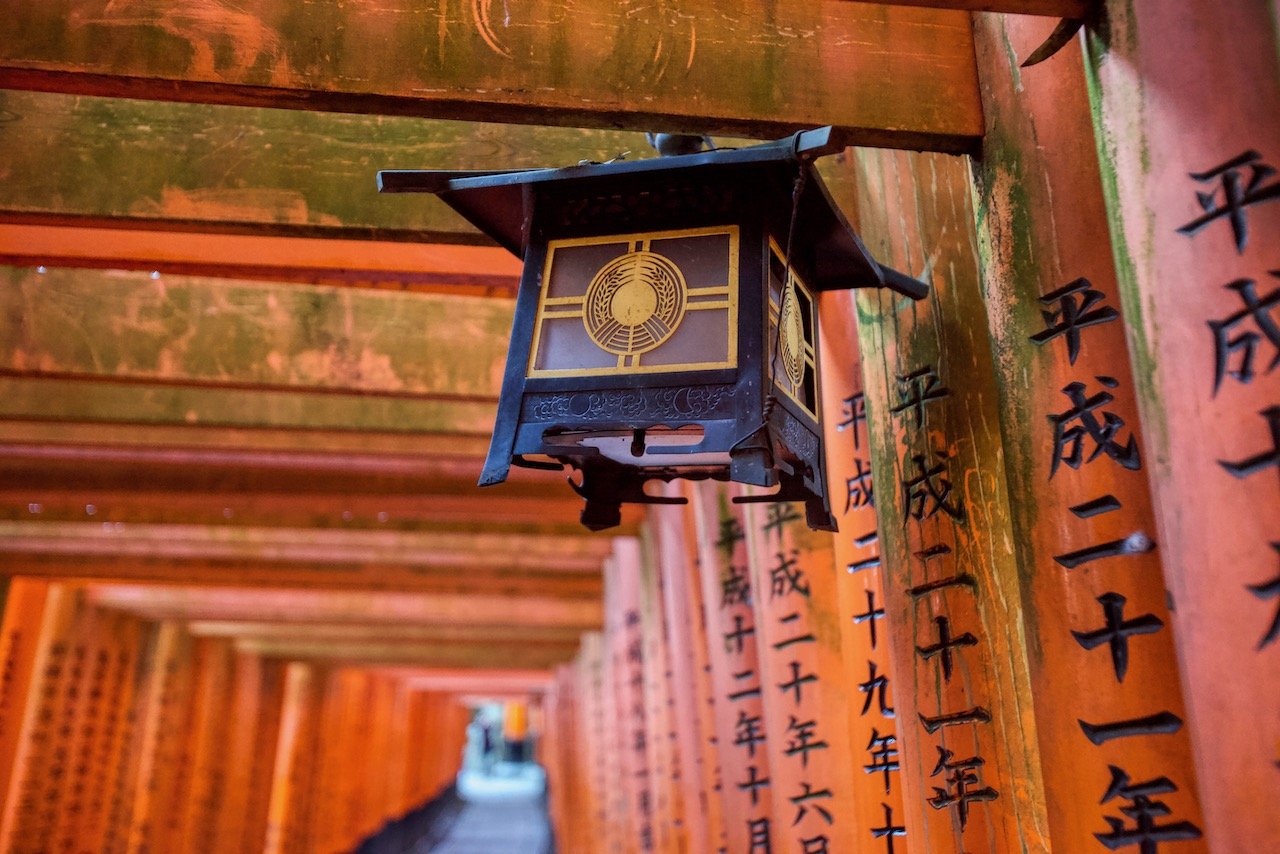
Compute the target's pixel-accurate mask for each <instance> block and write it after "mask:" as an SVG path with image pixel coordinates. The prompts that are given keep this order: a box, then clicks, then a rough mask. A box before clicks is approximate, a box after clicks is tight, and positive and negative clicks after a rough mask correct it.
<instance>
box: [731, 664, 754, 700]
mask: <svg viewBox="0 0 1280 854" xmlns="http://www.w3.org/2000/svg"><path fill="white" fill-rule="evenodd" d="M755 675H756V672H755V671H754V670H743V671H742V672H741V673H735V674H733V678H734V679H735V680H737V681H738V682H742V681H749V680H750V679H751V677H752V676H755ZM759 696H760V686H759V685H758V684H757V685H756V686H755V687H748V688H744V689H742V690H741V691H735V692H734V693H732V694H730V695H729V699H730V700H734V701H737V700H741V699H743V698H745V697H759Z"/></svg>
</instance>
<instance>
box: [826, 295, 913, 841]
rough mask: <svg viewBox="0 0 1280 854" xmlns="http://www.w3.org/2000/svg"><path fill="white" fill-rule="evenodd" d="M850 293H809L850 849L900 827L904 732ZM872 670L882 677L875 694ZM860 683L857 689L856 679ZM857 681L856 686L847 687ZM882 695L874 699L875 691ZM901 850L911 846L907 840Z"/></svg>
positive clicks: (895, 834)
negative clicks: (845, 734)
mask: <svg viewBox="0 0 1280 854" xmlns="http://www.w3.org/2000/svg"><path fill="white" fill-rule="evenodd" d="M855 312H856V306H855V304H854V297H853V294H852V293H850V292H848V291H832V292H829V293H824V294H822V295H821V296H820V297H819V299H818V323H819V337H818V346H819V348H820V357H821V365H822V374H821V377H820V379H821V385H822V389H821V392H822V408H823V413H824V418H823V425H822V426H823V441H824V443H825V445H824V448H823V453H824V454H825V455H826V459H827V481H828V484H829V485H828V490H829V494H830V495H831V496H832V499H831V500H832V508H831V509H832V512H833V513H834V514H835V516H836V521H837V524H838V525H839V526H840V530H839V532H838V533H837V534H836V535H835V537H834V539H833V541H832V544H831V554H832V560H833V561H834V564H835V577H836V582H835V586H836V600H837V602H838V611H837V616H836V619H837V622H838V624H839V625H840V629H841V631H840V634H841V641H842V643H841V656H842V658H843V661H844V675H843V684H844V685H845V686H846V689H847V691H848V694H849V700H848V706H849V709H848V714H847V718H848V722H849V747H850V750H851V752H852V754H853V761H852V765H851V766H850V767H851V769H852V773H851V775H850V776H851V778H852V779H851V781H850V782H851V785H852V788H853V797H852V800H853V807H852V810H853V812H852V813H851V815H850V817H849V818H850V819H851V823H852V824H853V825H854V827H856V828H857V831H856V833H855V834H854V835H853V836H852V837H851V838H850V839H849V840H848V841H847V842H846V844H847V845H848V846H849V850H850V851H854V852H864V851H865V852H870V854H880V852H883V851H886V850H888V847H887V842H888V841H895V840H896V841H895V845H894V850H898V849H899V848H900V847H901V848H905V847H906V844H907V840H904V839H903V837H909V829H908V828H907V826H906V818H905V810H904V809H903V806H902V791H903V787H902V779H901V777H902V772H901V744H900V742H899V731H900V730H904V731H903V735H904V736H905V737H906V738H910V737H911V735H912V732H911V731H910V730H909V729H905V728H904V723H903V721H902V719H901V718H900V717H898V716H897V714H896V712H895V711H894V700H893V685H894V684H895V681H894V677H895V673H894V670H893V664H892V662H891V661H890V659H889V637H890V635H891V633H893V632H895V631H901V629H900V628H899V627H897V626H895V625H893V624H892V623H891V622H890V621H889V620H888V619H887V616H888V615H887V612H886V609H885V595H884V576H883V572H882V568H881V561H880V536H879V530H878V523H877V520H876V507H875V499H876V490H875V478H874V477H873V476H872V473H871V445H870V442H871V439H870V436H869V435H868V433H867V421H866V417H867V416H866V407H867V402H866V395H865V393H864V392H863V384H862V365H861V361H860V355H859V352H858V341H857V337H856V335H855V334H854V329H853V327H854V318H855ZM879 679H884V680H886V682H885V684H884V685H883V695H882V694H881V686H880V684H879V683H878V680H879ZM864 687H865V688H866V690H863V688H864ZM855 689H856V693H855ZM882 698H883V703H882V702H881V699H882ZM906 850H910V849H906Z"/></svg>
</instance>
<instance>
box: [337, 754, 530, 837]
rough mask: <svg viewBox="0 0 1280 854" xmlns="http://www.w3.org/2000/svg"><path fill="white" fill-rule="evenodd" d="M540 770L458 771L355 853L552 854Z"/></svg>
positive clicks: (519, 767)
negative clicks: (450, 782) (454, 779)
mask: <svg viewBox="0 0 1280 854" xmlns="http://www.w3.org/2000/svg"><path fill="white" fill-rule="evenodd" d="M552 851H553V849H552V845H551V825H550V821H549V819H548V816H547V803H546V797H545V795H544V784H543V776H542V769H540V768H538V767H537V766H535V765H532V764H531V763H529V764H521V765H509V766H505V767H504V766H499V768H498V769H497V773H494V774H482V773H478V772H473V771H463V772H462V773H461V774H460V775H459V778H458V784H457V786H456V787H451V788H450V789H449V790H448V791H446V792H445V793H444V794H442V795H441V796H440V797H438V798H436V799H435V800H433V801H431V802H429V803H427V804H424V805H423V806H422V807H421V808H419V809H418V810H415V811H414V812H412V813H410V814H409V815H407V816H405V817H404V818H402V819H400V820H399V821H396V822H393V823H391V824H388V825H387V826H385V827H384V828H383V829H382V830H381V831H380V832H379V833H377V834H376V835H374V836H372V837H370V838H368V839H366V840H365V841H364V843H363V844H362V845H361V846H360V848H359V849H358V854H552Z"/></svg>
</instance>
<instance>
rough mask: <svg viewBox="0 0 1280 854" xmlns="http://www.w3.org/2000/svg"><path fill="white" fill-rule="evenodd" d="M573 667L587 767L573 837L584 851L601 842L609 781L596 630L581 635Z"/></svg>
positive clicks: (601, 643) (602, 675) (600, 656)
mask: <svg viewBox="0 0 1280 854" xmlns="http://www.w3.org/2000/svg"><path fill="white" fill-rule="evenodd" d="M574 667H575V669H576V670H577V673H578V676H577V681H578V685H579V686H580V687H581V691H582V716H583V719H584V720H583V738H584V747H585V750H584V757H583V758H584V761H585V762H586V768H587V773H586V777H585V780H584V784H585V787H586V790H587V797H586V799H585V800H584V801H583V802H582V803H581V804H580V805H578V807H577V810H576V812H577V815H578V820H579V821H581V822H582V824H583V825H584V827H583V830H582V832H581V833H578V834H575V837H576V838H577V840H578V841H579V844H580V845H581V848H580V850H584V851H586V850H591V848H592V847H598V846H599V845H600V844H601V843H602V842H604V841H605V839H606V837H605V826H606V824H607V820H608V812H609V786H610V783H609V781H608V779H607V778H606V777H605V774H606V771H607V769H606V763H607V759H606V756H605V753H606V751H607V750H608V746H607V744H606V741H607V739H608V733H609V728H608V726H607V724H606V721H605V697H604V695H605V667H604V638H603V637H602V636H601V634H600V632H588V633H586V634H584V635H583V636H582V643H581V647H580V649H579V651H578V658H577V659H576V661H575V662H574ZM606 850H608V849H606Z"/></svg>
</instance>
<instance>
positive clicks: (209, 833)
mask: <svg viewBox="0 0 1280 854" xmlns="http://www.w3.org/2000/svg"><path fill="white" fill-rule="evenodd" d="M233 655H234V652H233V650H232V644H231V641H229V640H226V639H223V638H201V639H199V640H197V641H196V649H195V658H196V676H195V686H194V692H193V693H194V700H193V702H192V718H191V728H190V734H189V738H190V740H191V784H190V786H189V788H188V790H187V794H186V804H185V807H184V810H183V813H184V814H183V817H182V836H181V839H180V844H179V846H178V847H179V848H180V850H182V851H191V852H201V851H212V850H213V844H214V841H215V835H214V827H215V825H216V822H217V816H218V811H219V810H220V809H221V804H222V803H223V797H224V795H225V794H226V778H227V772H228V768H227V764H226V763H227V756H226V753H225V750H226V746H227V743H226V736H227V734H228V733H229V732H230V730H231V727H232V725H233V724H232V717H231V716H232V714H233V710H232V705H231V701H232V698H233V696H234V694H233V691H232V687H233V683H232V664H233Z"/></svg>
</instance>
